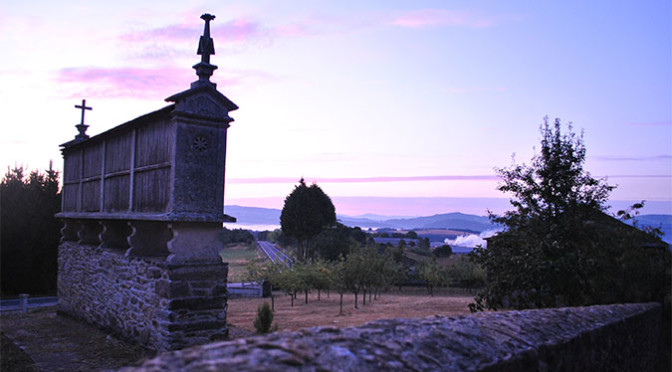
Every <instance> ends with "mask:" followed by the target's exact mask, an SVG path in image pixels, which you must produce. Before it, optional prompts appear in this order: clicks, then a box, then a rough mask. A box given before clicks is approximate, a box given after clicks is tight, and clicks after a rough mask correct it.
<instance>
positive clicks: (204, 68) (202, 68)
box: [191, 13, 217, 88]
mask: <svg viewBox="0 0 672 372" xmlns="http://www.w3.org/2000/svg"><path fill="white" fill-rule="evenodd" d="M201 19H202V20H204V21H205V28H204V29H203V36H201V39H200V40H199V41H198V51H197V52H196V54H199V55H200V56H201V62H199V63H197V64H195V65H194V70H196V75H198V80H197V81H195V82H193V83H191V87H192V88H196V87H199V86H204V85H205V86H207V85H211V86H215V84H214V83H211V82H210V76H212V72H213V71H215V70H216V69H217V66H215V65H211V64H210V56H211V55H212V54H215V43H214V42H213V40H212V38H211V37H210V21H212V20H213V19H215V16H214V15H212V14H208V13H205V14H203V15H202V16H201Z"/></svg>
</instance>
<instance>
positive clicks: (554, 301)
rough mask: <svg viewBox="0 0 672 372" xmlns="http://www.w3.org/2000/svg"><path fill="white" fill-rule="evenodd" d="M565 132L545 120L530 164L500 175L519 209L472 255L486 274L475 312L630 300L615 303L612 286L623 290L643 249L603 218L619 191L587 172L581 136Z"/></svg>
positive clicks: (502, 218) (500, 220)
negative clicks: (631, 259)
mask: <svg viewBox="0 0 672 372" xmlns="http://www.w3.org/2000/svg"><path fill="white" fill-rule="evenodd" d="M561 129H562V128H561V123H560V120H559V119H556V120H555V122H554V123H553V125H552V126H551V125H549V123H548V119H547V118H545V120H544V125H543V126H542V127H541V135H542V139H541V150H540V152H539V153H538V154H535V156H534V157H533V159H532V164H531V165H525V164H515V163H514V165H513V166H512V167H510V168H503V169H497V173H498V174H499V175H500V177H501V178H502V183H501V184H500V185H499V186H498V190H500V191H502V192H506V193H510V194H512V198H511V200H510V202H511V205H512V206H513V207H514V209H513V210H512V211H509V212H506V213H505V214H503V215H501V216H498V215H494V214H491V215H490V218H491V220H492V221H493V222H495V223H498V224H500V225H502V226H503V227H504V228H505V231H504V232H502V233H499V234H498V235H496V236H494V237H492V238H490V239H489V241H488V247H487V248H482V247H477V248H476V249H475V250H474V252H473V253H472V256H471V257H472V259H474V260H475V261H476V262H478V263H480V264H481V265H482V266H483V267H484V268H485V270H486V272H487V284H486V286H485V288H484V289H483V290H482V291H481V292H479V293H478V295H477V296H476V298H475V302H474V303H473V304H470V308H471V309H472V310H482V309H484V308H490V309H497V308H528V307H554V306H576V305H589V304H595V303H607V302H610V301H627V300H628V298H627V297H624V296H614V295H613V292H614V284H617V285H619V286H624V285H625V283H624V282H623V280H622V278H623V275H624V274H625V272H626V271H628V270H630V269H627V268H626V267H625V266H624V265H623V264H622V261H621V260H622V259H623V258H624V254H625V253H626V252H628V250H637V249H640V248H641V245H642V244H641V243H642V241H641V240H638V239H633V237H632V234H630V232H629V230H628V229H626V228H624V227H623V226H616V225H614V222H613V221H615V223H617V224H620V222H618V221H616V220H614V219H613V218H611V217H609V216H607V215H606V214H605V213H604V211H605V210H606V206H605V203H606V201H607V198H608V196H609V193H610V192H611V190H613V189H614V187H613V186H610V185H608V184H607V183H606V181H605V180H603V179H595V178H593V177H591V176H590V174H589V173H588V172H586V171H585V170H584V169H583V163H584V161H585V156H586V148H585V146H584V143H583V136H582V135H581V136H577V135H576V134H575V133H573V132H572V126H571V124H570V125H569V126H568V133H567V134H563V133H562V131H561ZM612 220H613V221H612ZM640 284H641V285H644V286H645V285H646V284H645V283H640Z"/></svg>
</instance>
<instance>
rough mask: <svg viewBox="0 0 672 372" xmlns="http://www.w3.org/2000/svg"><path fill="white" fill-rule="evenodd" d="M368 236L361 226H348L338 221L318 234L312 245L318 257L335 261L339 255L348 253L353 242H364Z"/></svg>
mask: <svg viewBox="0 0 672 372" xmlns="http://www.w3.org/2000/svg"><path fill="white" fill-rule="evenodd" d="M366 238H367V235H366V233H365V232H363V231H362V229H360V228H359V227H348V226H345V225H343V224H341V223H336V224H334V225H333V226H332V227H329V228H326V229H324V230H322V231H321V232H320V233H319V234H317V235H316V236H315V237H314V238H313V239H312V240H311V242H310V247H311V250H312V251H313V252H314V253H315V256H316V257H321V258H323V259H325V260H329V261H335V260H337V259H338V257H339V256H347V255H348V252H349V250H350V245H351V244H353V243H359V244H364V242H366Z"/></svg>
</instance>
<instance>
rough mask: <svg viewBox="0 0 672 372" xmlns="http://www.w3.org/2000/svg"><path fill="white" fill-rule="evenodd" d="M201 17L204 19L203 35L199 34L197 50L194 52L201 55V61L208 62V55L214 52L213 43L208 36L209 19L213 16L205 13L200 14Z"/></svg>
mask: <svg viewBox="0 0 672 372" xmlns="http://www.w3.org/2000/svg"><path fill="white" fill-rule="evenodd" d="M201 19H202V20H204V21H205V29H204V30H203V36H201V39H200V41H199V42H198V51H197V52H196V54H198V55H200V56H201V62H203V63H210V55H211V54H215V44H214V42H213V41H212V38H211V37H210V21H212V20H213V19H215V16H214V15H212V14H208V13H205V14H203V15H202V16H201Z"/></svg>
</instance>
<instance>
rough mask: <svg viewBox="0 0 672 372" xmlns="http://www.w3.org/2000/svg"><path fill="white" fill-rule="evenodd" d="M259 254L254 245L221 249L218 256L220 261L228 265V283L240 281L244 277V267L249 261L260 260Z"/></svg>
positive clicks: (238, 245)
mask: <svg viewBox="0 0 672 372" xmlns="http://www.w3.org/2000/svg"><path fill="white" fill-rule="evenodd" d="M259 253H260V252H259V250H258V249H257V245H256V243H255V244H252V245H250V246H248V245H246V244H235V245H231V246H228V247H226V248H224V249H222V250H221V251H220V252H219V256H220V257H222V261H224V262H228V263H229V275H228V277H227V278H228V280H229V282H238V281H241V278H242V276H243V275H245V271H246V270H245V266H247V264H248V263H249V262H250V261H254V260H257V259H260V258H261V255H260V254H259Z"/></svg>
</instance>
